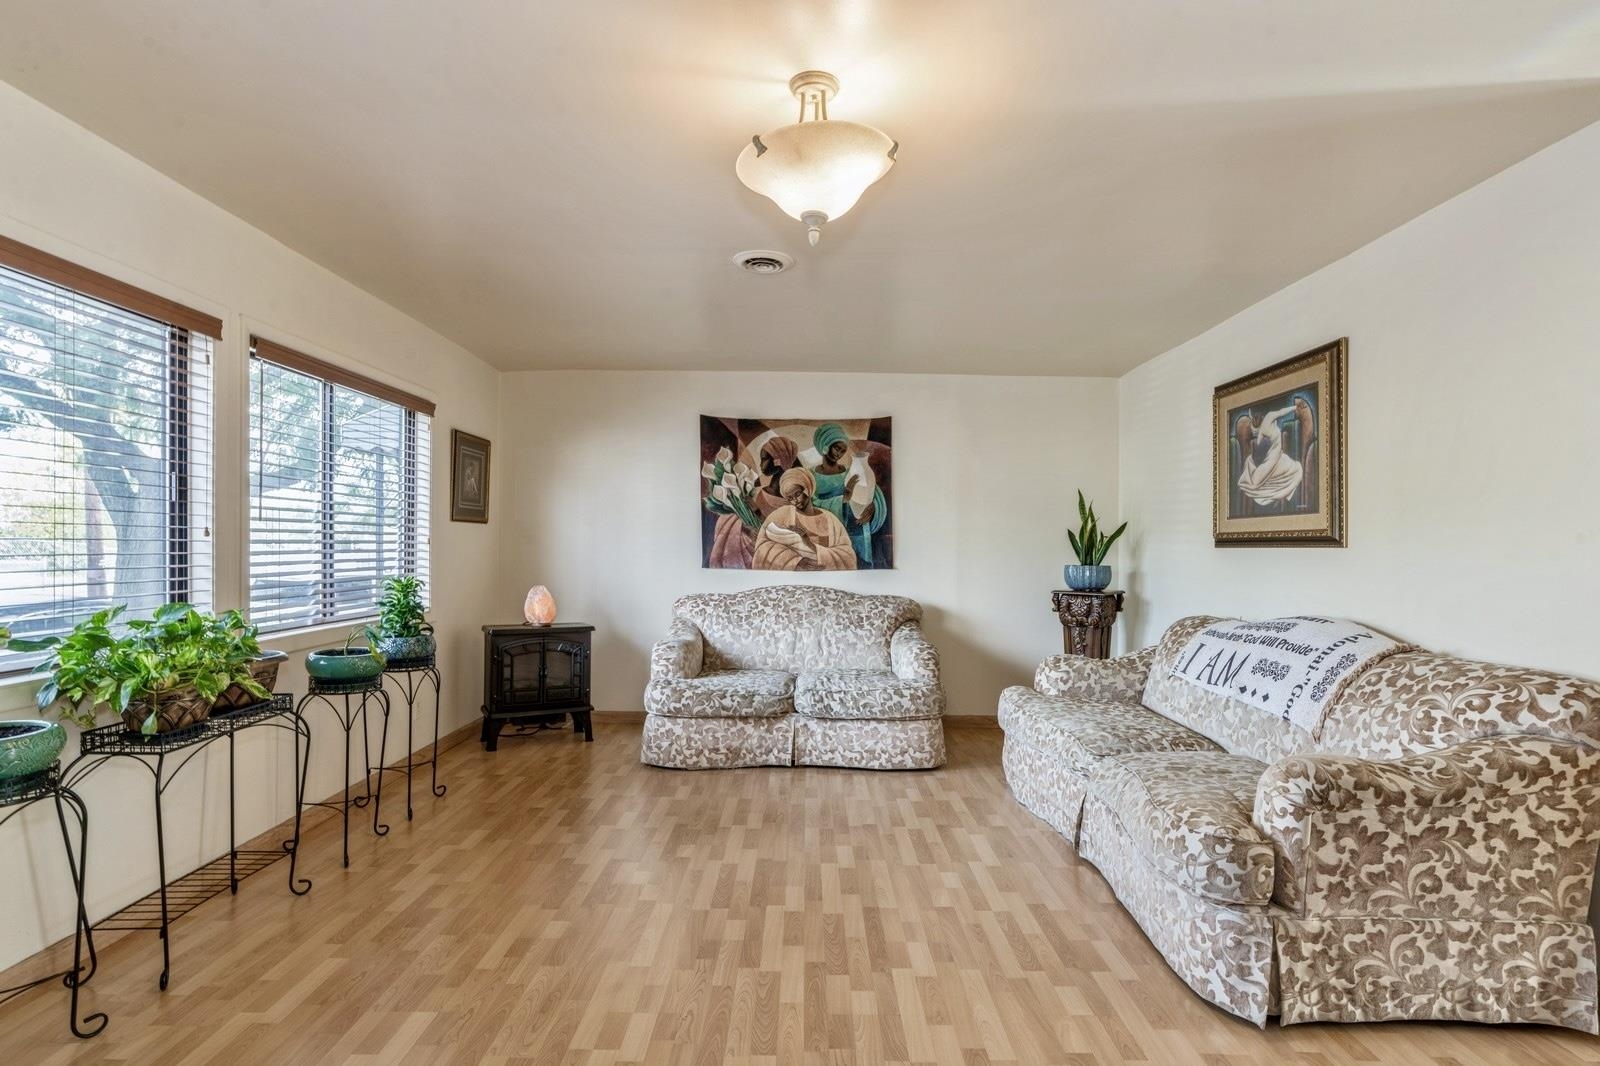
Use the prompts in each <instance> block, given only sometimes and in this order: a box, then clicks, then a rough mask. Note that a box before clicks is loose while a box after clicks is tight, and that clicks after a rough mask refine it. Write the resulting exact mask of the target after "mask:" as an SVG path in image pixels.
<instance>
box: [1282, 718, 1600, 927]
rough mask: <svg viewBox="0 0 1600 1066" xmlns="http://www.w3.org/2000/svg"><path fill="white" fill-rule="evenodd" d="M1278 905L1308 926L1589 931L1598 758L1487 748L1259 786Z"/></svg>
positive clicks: (1538, 746) (1316, 758) (1506, 741)
mask: <svg viewBox="0 0 1600 1066" xmlns="http://www.w3.org/2000/svg"><path fill="white" fill-rule="evenodd" d="M1255 822H1256V826H1257V827H1258V828H1259V829H1260V830H1261V831H1262V832H1263V833H1264V834H1265V835H1266V836H1267V838H1268V839H1269V840H1270V841H1271V842H1272V844H1273V847H1274V850H1275V851H1276V853H1277V854H1276V867H1275V877H1274V889H1273V898H1274V900H1275V901H1276V902H1277V903H1279V904H1280V905H1282V906H1285V907H1288V908H1290V909H1292V910H1294V911H1296V912H1297V913H1300V914H1303V915H1306V916H1308V917H1347V916H1373V915H1381V916H1384V917H1393V918H1443V919H1476V920H1480V921H1482V920H1518V919H1537V920H1543V921H1566V922H1581V921H1584V920H1585V919H1586V915H1587V912H1588V907H1589V890H1590V885H1591V881H1592V878H1593V875H1594V865H1595V850H1596V847H1597V845H1600V752H1597V751H1595V750H1594V749H1593V748H1590V747H1587V746H1583V745H1579V744H1575V743H1571V742H1569V741H1563V740H1556V739H1552V738H1548V737H1534V736H1510V737H1484V738H1480V739H1476V740H1469V741H1465V742H1463V743H1461V744H1457V745H1454V746H1453V747H1449V748H1444V749H1441V750H1439V751H1432V752H1424V753H1422V754H1418V755H1410V756H1407V757H1405V758H1402V759H1393V760H1371V759H1358V758H1354V757H1352V756H1344V755H1295V756H1291V757H1289V758H1287V759H1283V760H1281V761H1280V762H1278V763H1276V764H1275V765H1273V766H1272V767H1270V768H1269V769H1268V770H1267V772H1266V773H1265V774H1263V775H1262V778H1261V785H1260V787H1259V788H1258V789H1257V792H1256V799H1255Z"/></svg>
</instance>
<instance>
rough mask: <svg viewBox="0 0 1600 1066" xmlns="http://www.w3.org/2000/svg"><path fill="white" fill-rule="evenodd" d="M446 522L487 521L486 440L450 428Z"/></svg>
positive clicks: (487, 459) (487, 455)
mask: <svg viewBox="0 0 1600 1066" xmlns="http://www.w3.org/2000/svg"><path fill="white" fill-rule="evenodd" d="M450 521H452V522H487V521H489V442H488V441H486V440H484V439H483V438H482V437H475V436H473V435H472V434H471V433H467V432H465V431H463V430H459V429H452V430H451V431H450Z"/></svg>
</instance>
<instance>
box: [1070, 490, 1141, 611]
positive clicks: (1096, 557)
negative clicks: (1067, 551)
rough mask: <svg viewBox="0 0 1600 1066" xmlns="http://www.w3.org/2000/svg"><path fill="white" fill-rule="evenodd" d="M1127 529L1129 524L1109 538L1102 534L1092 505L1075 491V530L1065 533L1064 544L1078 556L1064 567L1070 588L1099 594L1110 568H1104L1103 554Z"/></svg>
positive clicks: (1108, 580)
mask: <svg viewBox="0 0 1600 1066" xmlns="http://www.w3.org/2000/svg"><path fill="white" fill-rule="evenodd" d="M1127 528H1128V523H1126V522H1124V523H1122V525H1120V526H1118V527H1117V528H1116V529H1114V530H1113V531H1112V532H1111V534H1110V536H1107V535H1106V534H1105V533H1102V532H1101V531H1100V522H1099V520H1098V519H1097V518H1096V517H1095V513H1094V504H1092V503H1088V502H1087V501H1085V500H1084V498H1083V490H1082V489H1079V490H1078V531H1077V532H1076V533H1074V532H1072V530H1070V529H1069V530H1067V543H1069V544H1071V545H1072V554H1073V555H1076V556H1077V557H1078V562H1077V564H1076V565H1072V564H1068V565H1067V566H1066V567H1065V568H1064V576H1065V577H1066V579H1067V587H1068V588H1069V589H1072V590H1073V591H1075V592H1099V591H1100V590H1101V589H1103V588H1105V587H1106V586H1107V585H1109V584H1111V567H1109V566H1106V565H1105V559H1106V553H1107V552H1109V551H1110V550H1111V546H1112V545H1113V544H1115V543H1116V542H1117V538H1118V537H1120V536H1122V534H1123V532H1124V531H1125V530H1126V529H1127Z"/></svg>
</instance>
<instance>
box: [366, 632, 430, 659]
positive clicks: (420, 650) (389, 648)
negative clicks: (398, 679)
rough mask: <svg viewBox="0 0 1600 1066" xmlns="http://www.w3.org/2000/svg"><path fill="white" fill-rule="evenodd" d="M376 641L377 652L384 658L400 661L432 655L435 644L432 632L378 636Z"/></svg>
mask: <svg viewBox="0 0 1600 1066" xmlns="http://www.w3.org/2000/svg"><path fill="white" fill-rule="evenodd" d="M376 643H377V647H378V653H379V654H380V655H382V656H383V657H384V658H385V659H390V660H397V661H400V662H411V661H415V660H417V659H426V658H428V657H430V656H431V655H433V651H434V646H435V645H434V640H433V634H432V633H419V634H417V635H416V636H414V637H385V636H379V637H378V639H377V641H376Z"/></svg>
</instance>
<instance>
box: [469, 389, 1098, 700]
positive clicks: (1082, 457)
mask: <svg viewBox="0 0 1600 1066" xmlns="http://www.w3.org/2000/svg"><path fill="white" fill-rule="evenodd" d="M701 414H709V415H724V416H749V417H767V416H775V415H776V416H784V417H791V416H792V417H802V418H806V417H822V418H827V417H845V418H851V417H869V416H877V415H890V416H892V417H893V418H894V467H895V469H894V496H893V499H892V506H893V508H894V528H895V565H896V569H895V570H893V571H870V572H864V573H863V572H851V573H845V574H804V575H778V574H773V573H770V572H750V571H734V570H704V569H701V567H700V521H699V513H700V510H699V509H700V502H699V497H698V495H697V488H698V484H699V482H698V480H697V478H698V458H697V457H698V454H699V419H698V416H699V415H701ZM501 421H502V424H503V425H505V426H506V427H507V433H506V434H505V435H504V436H505V439H504V441H503V442H501V443H499V444H497V455H498V456H499V461H500V462H501V463H502V466H501V467H500V469H501V470H506V469H510V470H513V471H515V472H516V474H515V476H514V477H513V478H512V479H510V480H509V481H508V480H507V479H502V480H501V481H500V482H499V483H498V484H497V487H496V489H495V492H496V493H497V494H498V500H497V504H496V506H499V507H502V508H504V509H505V510H503V511H502V512H501V515H502V521H503V522H504V523H505V526H504V529H505V538H504V545H503V547H502V555H503V558H504V561H505V571H506V581H505V582H504V584H503V586H502V588H501V590H500V594H499V597H498V599H497V600H496V601H495V604H494V611H495V614H496V617H499V618H504V619H508V620H509V619H515V618H517V617H518V616H519V612H520V607H521V597H522V594H523V592H524V590H525V589H526V588H527V586H528V585H530V584H533V583H535V582H538V583H542V584H546V585H548V586H550V588H551V590H552V591H553V592H554V594H555V597H556V601H557V604H558V606H559V610H560V616H561V618H563V619H567V620H572V621H585V622H590V623H593V624H594V625H596V626H598V627H599V630H598V632H597V633H596V635H595V666H594V701H595V706H596V707H597V708H599V709H602V710H608V711H617V710H638V709H640V708H641V706H642V693H643V689H644V685H645V681H646V679H647V677H648V674H649V661H648V660H649V649H650V644H651V643H652V642H653V641H655V640H658V639H660V638H661V636H662V635H663V633H664V632H665V630H666V626H667V622H668V620H669V619H670V617H671V607H672V601H673V599H674V598H676V597H677V596H680V595H682V594H684V593H688V592H696V591H719V590H733V589H742V588H750V587H755V586H759V585H766V584H775V583H777V582H779V581H782V580H786V579H787V580H799V581H803V582H806V583H816V584H829V585H835V586H838V587H841V588H847V589H852V590H856V591H867V592H885V593H898V594H902V595H907V596H912V597H914V598H916V599H918V600H920V601H921V602H922V604H923V606H924V608H925V609H926V611H927V625H926V628H927V631H928V633H929V635H930V636H931V638H932V639H933V641H934V642H935V643H936V644H937V645H938V647H939V650H940V653H941V655H942V657H943V664H944V679H945V685H946V688H947V690H948V693H949V697H950V707H949V710H950V713H952V714H978V715H983V714H994V713H995V704H996V699H997V697H998V696H999V693H1000V690H1001V688H1003V687H1004V686H1005V685H1008V684H1014V683H1017V682H1020V681H1024V680H1026V679H1027V678H1028V677H1030V676H1031V674H1032V671H1033V667H1034V666H1035V665H1036V664H1037V663H1038V660H1039V659H1040V658H1042V657H1044V656H1045V655H1049V654H1052V653H1054V652H1058V651H1060V649H1061V643H1060V642H1061V629H1060V625H1059V624H1058V623H1057V621H1056V620H1055V617H1054V616H1053V615H1052V614H1051V613H1050V590H1051V589H1053V588H1058V587H1060V582H1061V566H1062V564H1063V563H1064V562H1066V561H1068V549H1067V544H1066V539H1065V536H1066V535H1065V530H1066V529H1067V525H1068V521H1069V517H1073V516H1075V513H1076V512H1075V506H1076V505H1075V503H1074V497H1073V492H1074V490H1075V489H1077V488H1078V487H1080V486H1081V487H1082V488H1083V489H1084V490H1085V491H1086V492H1087V493H1088V494H1089V495H1090V496H1091V497H1093V498H1095V499H1097V500H1099V501H1100V502H1101V504H1102V510H1103V511H1104V512H1106V513H1110V512H1113V511H1114V510H1115V495H1116V477H1117V473H1116V462H1115V458H1114V456H1113V447H1114V440H1115V436H1116V382H1115V381H1113V380H1111V379H1108V378H1022V377H951V376H921V375H888V374H771V373H749V374H741V373H676V374H674V373H626V372H585V371H571V372H568V371H559V372H541V373H518V374H507V375H506V376H505V378H504V387H503V391H502V401H501Z"/></svg>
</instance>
